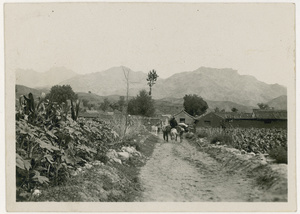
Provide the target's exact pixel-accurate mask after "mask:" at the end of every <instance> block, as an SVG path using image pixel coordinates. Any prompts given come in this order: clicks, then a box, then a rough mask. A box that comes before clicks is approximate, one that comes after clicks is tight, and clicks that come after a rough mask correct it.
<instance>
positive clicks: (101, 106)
mask: <svg viewBox="0 0 300 214" xmlns="http://www.w3.org/2000/svg"><path fill="white" fill-rule="evenodd" d="M110 104H111V103H110V102H109V100H108V99H107V98H104V101H103V103H101V105H100V109H101V110H102V111H104V112H105V111H107V109H108V108H109V106H110Z"/></svg>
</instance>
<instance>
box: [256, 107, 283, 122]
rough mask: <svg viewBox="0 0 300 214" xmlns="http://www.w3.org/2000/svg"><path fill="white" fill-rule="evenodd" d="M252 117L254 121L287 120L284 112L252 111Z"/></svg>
mask: <svg viewBox="0 0 300 214" xmlns="http://www.w3.org/2000/svg"><path fill="white" fill-rule="evenodd" d="M253 115H254V117H255V118H256V119H278V120H286V119H287V111H286V110H262V109H253Z"/></svg>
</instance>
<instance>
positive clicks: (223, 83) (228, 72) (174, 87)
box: [153, 67, 287, 106]
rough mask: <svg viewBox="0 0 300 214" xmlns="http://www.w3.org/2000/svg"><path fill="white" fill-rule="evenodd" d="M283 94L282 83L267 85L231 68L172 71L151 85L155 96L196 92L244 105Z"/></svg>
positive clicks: (211, 97) (284, 90)
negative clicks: (165, 77)
mask: <svg viewBox="0 0 300 214" xmlns="http://www.w3.org/2000/svg"><path fill="white" fill-rule="evenodd" d="M286 93H287V91H286V88H285V87H283V86H280V85H278V84H273V85H269V84H266V83H264V82H261V81H258V80H257V79H256V78H254V77H252V76H247V75H239V74H238V73H237V71H235V70H232V69H214V68H205V67H201V68H199V69H197V70H195V71H191V72H182V73H178V74H174V75H173V76H171V77H169V78H168V79H166V80H165V81H163V84H161V83H157V84H156V85H155V87H154V88H153V95H154V96H155V97H156V98H163V97H175V98H182V97H183V96H184V95H185V94H197V95H199V96H201V97H203V98H204V99H205V100H213V101H231V102H234V103H237V104H240V105H246V106H256V104H257V103H258V102H268V101H269V100H271V99H274V98H275V97H278V96H280V95H286Z"/></svg>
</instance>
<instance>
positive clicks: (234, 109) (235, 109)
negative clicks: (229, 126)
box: [231, 107, 239, 112]
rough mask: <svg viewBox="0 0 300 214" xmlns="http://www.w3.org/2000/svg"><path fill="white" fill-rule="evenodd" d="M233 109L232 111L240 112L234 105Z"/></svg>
mask: <svg viewBox="0 0 300 214" xmlns="http://www.w3.org/2000/svg"><path fill="white" fill-rule="evenodd" d="M231 111H232V112H238V111H239V110H238V109H237V108H235V107H233V108H232V109H231Z"/></svg>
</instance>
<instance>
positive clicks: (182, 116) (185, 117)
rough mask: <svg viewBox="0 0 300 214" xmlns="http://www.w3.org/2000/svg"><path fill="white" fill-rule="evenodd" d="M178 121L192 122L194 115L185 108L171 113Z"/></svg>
mask: <svg viewBox="0 0 300 214" xmlns="http://www.w3.org/2000/svg"><path fill="white" fill-rule="evenodd" d="M173 116H174V117H175V119H176V121H177V122H178V123H185V124H188V125H190V124H194V122H195V119H196V118H195V117H193V116H192V115H190V114H189V113H187V112H186V111H185V110H181V111H180V112H178V113H176V114H174V115H173Z"/></svg>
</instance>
